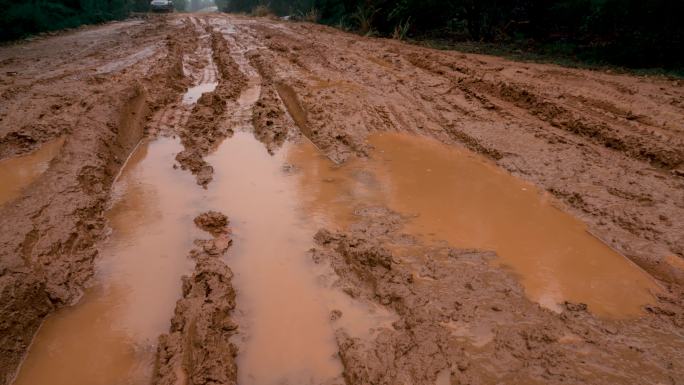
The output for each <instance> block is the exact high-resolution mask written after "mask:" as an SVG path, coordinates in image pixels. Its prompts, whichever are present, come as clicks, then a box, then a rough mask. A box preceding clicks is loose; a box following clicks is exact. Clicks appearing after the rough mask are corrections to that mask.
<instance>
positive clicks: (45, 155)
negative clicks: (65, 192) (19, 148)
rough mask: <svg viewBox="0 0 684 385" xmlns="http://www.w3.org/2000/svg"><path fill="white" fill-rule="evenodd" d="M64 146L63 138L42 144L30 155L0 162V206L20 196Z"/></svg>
mask: <svg viewBox="0 0 684 385" xmlns="http://www.w3.org/2000/svg"><path fill="white" fill-rule="evenodd" d="M63 145H64V138H63V137H62V138H58V139H55V140H53V141H50V142H47V143H45V144H43V145H42V146H41V147H40V148H39V149H37V150H35V151H33V152H32V153H30V154H26V155H22V156H17V157H14V158H9V159H4V160H1V161H0V181H2V183H0V205H3V204H4V203H6V202H9V201H11V200H12V199H15V198H17V197H18V196H19V195H21V192H22V190H23V189H24V188H26V187H28V185H30V184H31V182H33V181H34V180H35V179H36V178H37V177H38V176H40V175H41V174H42V173H44V172H45V171H46V170H47V169H48V166H49V165H50V161H51V160H52V159H53V158H54V157H55V156H57V154H58V153H59V151H60V150H61V149H62V146H63Z"/></svg>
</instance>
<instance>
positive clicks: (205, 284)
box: [152, 212, 237, 385]
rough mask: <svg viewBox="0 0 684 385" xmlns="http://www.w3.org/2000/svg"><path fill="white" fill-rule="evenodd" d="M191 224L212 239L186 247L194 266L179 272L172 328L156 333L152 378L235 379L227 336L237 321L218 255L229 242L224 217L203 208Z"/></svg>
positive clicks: (183, 380) (179, 381)
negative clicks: (180, 278) (180, 280)
mask: <svg viewBox="0 0 684 385" xmlns="http://www.w3.org/2000/svg"><path fill="white" fill-rule="evenodd" d="M195 224H197V226H198V227H200V228H201V229H203V230H205V231H207V232H209V233H210V234H211V235H212V239H208V240H197V241H196V245H197V248H196V249H193V250H192V251H190V257H191V258H192V259H193V260H195V263H196V264H195V271H194V272H193V274H192V276H190V277H187V276H186V277H183V297H182V298H181V299H180V300H179V301H178V303H177V304H176V310H175V314H174V316H173V318H172V319H171V330H170V331H169V333H168V334H163V335H162V336H160V337H159V345H158V347H157V358H156V362H155V368H154V376H153V378H152V383H153V384H169V385H173V384H183V383H192V384H211V383H214V384H236V383H237V367H236V365H235V360H234V358H235V356H236V355H237V349H236V348H235V346H234V345H233V344H232V343H231V342H230V337H231V336H232V335H233V334H234V333H235V330H236V329H237V324H236V323H235V322H233V320H232V318H231V313H232V311H233V310H234V309H235V291H234V290H233V287H232V285H231V278H232V277H233V273H232V272H231V271H230V269H229V268H228V266H226V264H225V263H224V262H223V261H222V260H221V256H223V255H224V254H225V253H226V251H227V250H228V248H229V247H230V244H231V242H232V240H231V238H230V230H229V229H228V218H227V217H226V216H225V215H223V214H221V213H217V212H206V213H203V214H201V215H199V216H198V217H197V218H195Z"/></svg>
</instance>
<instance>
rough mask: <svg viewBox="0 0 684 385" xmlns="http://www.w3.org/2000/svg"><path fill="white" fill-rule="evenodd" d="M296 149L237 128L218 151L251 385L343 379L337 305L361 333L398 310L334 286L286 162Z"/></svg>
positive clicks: (241, 364) (243, 361) (244, 370)
mask: <svg viewBox="0 0 684 385" xmlns="http://www.w3.org/2000/svg"><path fill="white" fill-rule="evenodd" d="M287 153H288V149H285V150H282V151H280V152H279V153H278V154H276V155H275V156H270V155H269V154H268V153H267V151H266V149H265V148H264V146H263V144H261V143H260V142H258V141H257V140H256V139H255V138H254V137H253V135H252V134H251V133H245V132H238V133H236V135H235V136H234V137H233V138H231V139H229V140H227V141H226V142H225V143H224V144H223V145H222V146H221V148H220V149H219V150H218V151H217V152H216V153H215V154H214V155H212V156H210V157H209V159H208V160H209V162H210V163H211V164H212V165H213V166H214V168H215V170H216V174H215V179H214V182H213V183H212V185H210V186H209V191H208V202H209V205H210V206H211V207H213V208H217V209H220V210H221V211H223V212H225V213H228V214H229V217H230V220H231V228H232V229H233V231H234V244H233V247H232V248H231V250H230V252H229V255H228V257H227V259H226V262H227V263H228V264H229V266H230V267H231V269H232V270H233V271H234V273H235V278H234V279H233V285H234V286H235V287H236V289H237V291H238V297H237V303H238V311H239V314H238V316H237V318H238V323H239V324H240V336H241V339H240V340H239V341H237V343H238V344H239V345H240V354H239V356H238V368H239V371H238V373H239V379H240V383H242V384H327V383H331V384H332V383H342V382H341V381H342V380H341V378H340V374H341V371H342V367H341V364H340V362H339V360H338V358H337V357H336V353H337V346H336V344H335V341H334V335H333V325H332V324H331V321H330V312H331V311H332V310H334V309H337V310H341V311H342V313H343V314H344V316H343V318H342V319H341V320H340V321H339V322H340V325H342V326H344V327H347V328H348V329H350V331H351V332H352V333H356V334H358V335H361V334H365V333H368V332H369V331H370V329H371V328H372V327H373V326H379V325H383V324H387V323H389V322H390V321H391V315H389V314H387V313H386V312H383V311H381V310H379V309H376V308H372V307H370V305H368V304H365V305H364V304H354V303H352V302H351V300H350V299H349V298H347V297H346V296H345V295H342V294H341V293H339V292H336V291H334V290H332V289H329V288H328V286H326V284H325V282H326V277H329V274H326V272H325V271H321V270H319V268H318V267H316V266H315V265H314V264H313V263H312V262H311V260H310V256H309V255H308V253H307V251H308V250H309V249H310V247H311V244H312V237H313V235H314V234H315V232H316V230H317V228H318V225H319V224H320V223H319V222H317V221H316V220H315V218H312V217H311V215H310V212H309V211H307V210H304V209H305V207H304V206H302V205H301V197H300V196H299V189H298V186H299V185H300V183H299V178H300V176H299V175H298V174H292V173H290V172H288V171H287V169H285V168H284V167H283V166H284V165H285V164H286V162H285V160H286V159H285V158H286V155H287Z"/></svg>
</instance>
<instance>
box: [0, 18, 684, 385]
mask: <svg viewBox="0 0 684 385" xmlns="http://www.w3.org/2000/svg"><path fill="white" fill-rule="evenodd" d="M0 182H1V183H0V382H1V383H2V384H33V385H36V384H37V385H40V384H89V385H92V384H149V383H152V384H236V383H239V384H328V385H332V384H348V385H352V384H437V385H442V384H560V383H563V384H587V383H591V384H645V383H648V384H684V364H682V363H684V290H683V287H684V286H683V285H684V84H683V83H682V82H681V80H668V79H662V78H647V77H636V76H628V75H616V74H610V73H603V72H596V71H587V70H577V69H566V68H562V67H558V66H553V65H541V64H530V63H519V62H511V61H507V60H504V59H501V58H496V57H489V56H478V55H465V54H461V53H458V52H445V51H435V50H430V49H426V48H421V47H417V46H412V45H408V44H404V43H401V42H397V41H393V40H387V39H374V38H364V37H359V36H356V35H353V34H346V33H343V32H340V31H337V30H335V29H331V28H327V27H323V26H319V25H313V24H307V23H293V22H282V21H277V20H271V19H266V18H260V19H255V18H247V17H240V16H229V15H219V14H196V15H170V16H160V17H151V18H148V19H141V20H129V21H124V22H116V23H109V24H105V25H101V26H94V27H84V28H81V29H78V30H74V31H69V32H64V33H59V34H55V35H51V36H43V37H38V38H34V39H31V40H29V41H23V42H19V43H16V44H12V45H6V46H3V47H0Z"/></svg>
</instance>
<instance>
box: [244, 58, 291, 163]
mask: <svg viewBox="0 0 684 385" xmlns="http://www.w3.org/2000/svg"><path fill="white" fill-rule="evenodd" d="M248 59H249V63H250V64H251V65H252V67H254V68H255V69H256V70H257V72H258V73H259V75H260V76H261V93H260V94H259V99H258V100H257V102H256V103H255V104H254V108H253V111H252V125H253V126H254V136H255V137H256V138H257V139H258V140H259V141H260V142H262V143H264V145H266V148H267V149H268V151H269V152H270V153H273V152H274V151H275V150H276V149H278V148H280V147H281V146H282V145H283V143H285V140H286V139H287V138H288V136H289V135H290V131H291V130H290V128H291V125H292V124H291V122H290V120H289V119H287V115H286V114H285V111H284V109H283V106H282V101H281V99H280V97H279V95H278V91H277V89H276V80H275V72H274V70H273V68H272V67H271V65H270V64H269V63H268V61H267V60H266V59H265V58H264V56H263V55H262V54H260V53H259V52H254V51H252V52H250V53H249V54H248Z"/></svg>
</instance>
